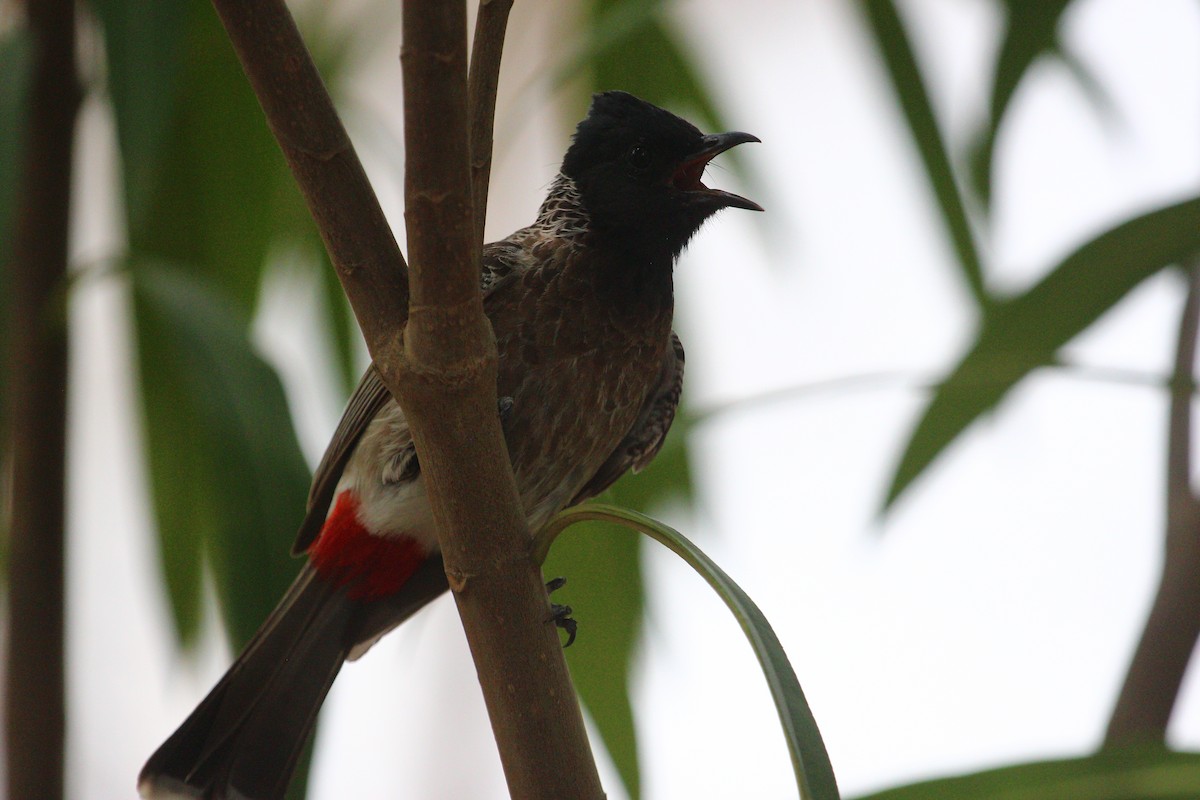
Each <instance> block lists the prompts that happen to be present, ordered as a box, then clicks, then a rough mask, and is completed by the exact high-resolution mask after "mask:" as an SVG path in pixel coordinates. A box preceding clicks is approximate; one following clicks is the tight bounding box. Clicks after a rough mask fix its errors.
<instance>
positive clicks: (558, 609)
mask: <svg viewBox="0 0 1200 800" xmlns="http://www.w3.org/2000/svg"><path fill="white" fill-rule="evenodd" d="M566 585H567V579H566V578H551V579H550V580H549V581H547V582H546V592H547V593H553V592H555V591H557V590H559V589H561V588H562V587H564V586H566ZM572 613H574V612H573V611H572V610H571V607H570V606H565V605H559V604H558V603H551V604H550V620H549V621H550V622H553V623H554V626H555V627H556V628H558V629H560V630H564V631H566V632H567V643H566V644H564V645H563V649H564V650H565V649H567V648H568V647H570V646H571V643H572V642H574V641H575V634H576V633H578V632H579V623H578V622H576V621H575V618H574V617H572V616H571V614H572Z"/></svg>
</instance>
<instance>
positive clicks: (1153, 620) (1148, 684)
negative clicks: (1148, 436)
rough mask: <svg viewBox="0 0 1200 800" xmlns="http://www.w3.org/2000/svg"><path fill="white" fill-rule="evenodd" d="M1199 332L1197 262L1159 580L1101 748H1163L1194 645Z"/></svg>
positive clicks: (1198, 585) (1199, 611) (1170, 440)
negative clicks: (1194, 401) (1193, 469)
mask: <svg viewBox="0 0 1200 800" xmlns="http://www.w3.org/2000/svg"><path fill="white" fill-rule="evenodd" d="M1198 332H1200V260H1198V261H1197V262H1196V263H1194V264H1193V265H1192V266H1191V268H1190V270H1189V272H1188V293H1187V300H1186V301H1185V302H1184V306H1183V313H1182V316H1181V319H1180V322H1179V338H1178V342H1177V346H1176V350H1175V375H1174V379H1173V380H1172V382H1171V405H1170V412H1169V422H1168V432H1167V492H1166V494H1167V533H1166V548H1165V554H1164V559H1163V569H1162V576H1161V579H1160V582H1159V586H1158V592H1157V594H1156V595H1155V598H1154V605H1153V606H1152V608H1151V609H1150V616H1149V618H1148V619H1147V620H1146V627H1145V629H1144V630H1143V631H1142V638H1141V640H1140V641H1139V642H1138V646H1137V650H1136V651H1135V652H1134V655H1133V660H1132V662H1131V663H1130V666H1129V672H1128V673H1127V674H1126V676H1125V684H1124V686H1122V688H1121V694H1120V695H1119V696H1118V698H1117V703H1116V707H1115V708H1114V709H1113V714H1112V718H1111V719H1110V720H1109V724H1108V731H1107V732H1106V734H1105V737H1104V744H1105V746H1107V747H1113V746H1119V745H1127V744H1136V743H1140V742H1147V741H1152V742H1159V743H1161V742H1163V741H1165V739H1166V732H1167V724H1168V723H1169V722H1170V719H1171V712H1172V710H1173V709H1174V707H1175V702H1176V699H1177V698H1178V696H1179V689H1180V686H1181V685H1182V683H1183V677H1184V674H1185V673H1186V672H1187V667H1188V661H1189V660H1190V658H1191V654H1192V651H1193V650H1194V649H1195V647H1196V642H1197V639H1200V579H1198V578H1197V576H1200V501H1198V500H1197V498H1196V496H1195V495H1194V494H1193V492H1192V488H1191V431H1192V395H1193V390H1192V386H1193V382H1194V379H1193V371H1194V369H1195V362H1196V340H1197V333H1198Z"/></svg>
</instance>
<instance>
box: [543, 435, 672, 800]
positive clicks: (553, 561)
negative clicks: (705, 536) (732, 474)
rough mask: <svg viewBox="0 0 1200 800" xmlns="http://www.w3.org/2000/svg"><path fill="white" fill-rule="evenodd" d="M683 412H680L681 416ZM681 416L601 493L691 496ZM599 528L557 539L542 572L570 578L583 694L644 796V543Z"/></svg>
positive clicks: (621, 501) (622, 498)
mask: <svg viewBox="0 0 1200 800" xmlns="http://www.w3.org/2000/svg"><path fill="white" fill-rule="evenodd" d="M681 416H683V415H681ZM691 493H692V485H691V472H690V470H689V468H688V459H687V431H686V421H685V420H681V419H680V417H677V418H676V422H675V427H674V428H673V429H672V431H671V435H670V437H668V439H667V443H666V445H665V446H664V447H663V449H662V452H660V453H659V454H658V457H657V458H655V459H654V461H653V462H652V463H651V464H650V466H649V467H648V468H647V469H646V470H645V471H644V472H642V473H641V474H638V475H626V476H624V477H623V478H621V480H619V481H617V483H616V484H615V485H614V486H613V487H612V489H610V490H609V491H608V492H606V493H605V495H604V496H605V497H606V498H607V499H609V500H611V501H612V502H613V503H616V504H617V505H620V506H624V507H626V508H635V509H638V510H643V511H644V510H647V509H650V508H654V507H655V506H658V505H661V504H662V503H665V502H668V501H672V500H689V499H690V498H691ZM588 526H589V527H590V528H593V530H594V532H595V533H596V534H598V535H594V536H570V537H567V538H566V539H563V540H560V541H559V543H558V545H557V546H556V547H555V548H554V550H553V552H551V553H550V555H549V557H548V558H547V559H546V562H545V570H546V574H547V575H550V576H560V575H561V576H566V577H567V578H568V580H569V583H568V584H567V586H566V587H564V588H563V589H560V590H559V593H558V594H557V595H556V596H555V597H556V600H557V601H558V602H562V603H566V604H569V605H570V606H571V607H572V608H573V609H574V610H575V613H576V616H578V617H579V619H581V620H584V622H582V623H581V624H582V625H586V626H587V627H586V635H585V636H581V637H580V638H579V639H578V641H576V643H575V644H574V645H573V646H572V647H571V648H570V649H569V650H567V651H566V656H567V663H568V664H569V665H570V667H571V676H572V678H573V680H574V682H575V688H576V690H577V691H578V692H579V696H580V699H582V700H583V704H584V705H585V706H586V707H587V709H588V713H589V714H590V715H591V718H592V721H593V722H594V723H595V725H596V729H597V731H598V732H599V734H600V738H601V739H603V741H604V746H605V748H606V749H607V750H608V753H609V756H610V757H611V758H612V761H613V764H614V765H615V766H616V768H617V772H618V773H619V774H620V776H621V782H622V783H623V784H624V785H625V790H626V792H627V793H628V794H629V797H630V798H631V800H637V798H638V797H640V796H641V766H640V763H639V761H638V750H637V731H636V729H635V727H634V718H633V707H632V704H631V702H630V699H629V674H630V669H631V667H632V662H633V656H634V650H635V646H636V644H637V637H638V635H639V634H640V633H641V629H642V613H643V607H644V599H643V598H644V593H643V588H642V586H643V584H642V558H641V552H642V551H641V547H640V546H639V544H638V540H637V538H636V537H632V536H616V535H611V534H614V533H617V531H616V528H617V526H615V525H612V524H608V523H601V522H595V523H588Z"/></svg>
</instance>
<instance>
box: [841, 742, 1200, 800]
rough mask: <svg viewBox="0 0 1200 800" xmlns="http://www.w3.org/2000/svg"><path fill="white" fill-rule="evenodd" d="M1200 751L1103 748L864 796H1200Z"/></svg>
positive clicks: (1084, 799) (1039, 799)
mask: <svg viewBox="0 0 1200 800" xmlns="http://www.w3.org/2000/svg"><path fill="white" fill-rule="evenodd" d="M1197 797H1200V753H1174V752H1171V751H1169V750H1165V749H1162V748H1159V747H1146V748H1131V749H1122V750H1102V751H1101V752H1099V753H1097V754H1096V755H1094V756H1088V757H1086V758H1070V759H1064V760H1061V761H1043V762H1037V763H1032V764H1019V765H1016V766H1011V767H1002V768H1000V769H993V770H987V771H986V772H977V773H975V774H972V775H963V776H960V777H954V778H941V779H939V780H934V781H926V782H923V783H916V784H912V785H911V786H904V787H901V788H898V789H889V790H887V791H883V792H879V793H877V794H872V795H867V796H866V797H863V798H861V799H860V800H985V799H986V800H1064V798H1070V800H1195V798H1197Z"/></svg>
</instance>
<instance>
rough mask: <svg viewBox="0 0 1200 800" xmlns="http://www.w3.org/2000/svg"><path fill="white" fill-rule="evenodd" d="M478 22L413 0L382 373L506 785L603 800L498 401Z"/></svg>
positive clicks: (441, 3)
mask: <svg viewBox="0 0 1200 800" xmlns="http://www.w3.org/2000/svg"><path fill="white" fill-rule="evenodd" d="M466 24H467V21H466V11H465V9H464V7H463V4H461V3H450V2H446V0H407V2H405V3H404V44H403V47H402V49H401V65H402V66H403V69H404V119H405V149H406V154H407V155H406V157H407V168H406V171H405V207H406V211H405V221H406V223H407V228H408V244H409V256H410V258H411V260H412V274H411V280H412V302H411V306H410V309H409V324H408V328H407V329H406V331H405V339H404V348H403V353H402V354H398V355H400V356H401V357H400V358H398V359H395V360H392V359H389V360H388V361H387V362H386V363H383V364H381V366H383V367H385V368H386V367H393V368H394V367H399V369H398V370H397V371H396V372H395V373H394V374H392V373H391V370H388V369H385V371H384V376H385V378H386V379H387V380H388V385H389V386H391V387H392V388H393V391H398V392H399V394H397V397H398V398H399V399H400V402H401V404H402V406H403V407H404V411H405V415H406V417H407V419H408V421H409V424H410V426H411V427H412V431H413V438H414V440H415V442H416V445H417V452H418V454H419V455H420V458H421V470H422V474H423V475H424V476H425V480H426V484H425V485H426V489H427V491H428V493H429V497H430V502H431V504H432V506H433V512H434V520H435V521H436V523H437V527H438V538H439V540H440V543H441V547H442V554H443V558H444V560H445V564H446V575H447V577H448V578H449V581H450V587H451V590H452V591H453V592H454V598H455V601H456V602H457V603H458V609H459V614H460V616H461V617H462V622H463V628H464V629H465V630H466V633H467V641H468V642H469V644H470V646H471V653H472V655H473V656H474V659H475V665H476V670H477V672H478V675H479V681H480V684H481V686H482V688H483V694H484V700H485V702H486V704H487V708H488V714H489V716H490V718H491V722H492V728H493V731H494V733H495V736H496V741H497V744H498V746H499V750H500V759H501V762H502V764H503V766H504V773H505V777H506V779H507V781H508V786H509V791H510V793H511V794H512V796H513V797H520V798H546V799H547V800H549V799H550V798H564V797H571V798H600V797H603V792H602V790H601V788H600V781H599V777H598V775H597V773H596V766H595V763H594V761H593V759H592V755H591V749H590V747H589V745H588V740H587V734H586V732H585V730H584V727H583V718H582V715H581V713H580V710H579V703H578V701H577V700H576V696H575V691H574V689H573V688H572V685H571V680H570V676H569V674H568V673H567V667H566V662H565V661H564V659H563V656H562V648H561V646H560V644H559V639H558V633H557V631H556V630H555V628H554V626H552V625H550V624H548V621H549V611H550V609H549V605H548V603H547V599H546V591H545V588H544V586H543V585H542V576H541V570H540V569H539V568H538V565H537V563H536V562H535V561H534V559H533V557H532V553H531V550H532V539H531V537H530V535H529V531H528V528H527V526H526V523H525V517H524V513H523V511H522V510H521V507H520V502H519V500H518V496H517V491H516V485H515V483H514V481H513V476H512V470H511V468H510V467H509V460H508V454H507V451H506V449H505V445H504V438H503V435H502V433H501V430H500V423H499V418H498V415H497V413H496V371H497V354H496V344H495V338H494V336H493V334H492V329H491V325H490V324H489V323H488V320H487V318H486V317H485V316H484V314H483V303H482V301H481V298H480V293H479V264H478V262H477V261H476V260H475V258H474V256H475V254H476V252H477V251H476V249H475V241H476V227H475V224H474V220H473V214H472V205H473V201H472V180H471V171H470V163H469V162H470V159H469V156H470V146H469V134H468V128H467V120H468V101H467V51H466ZM481 63H482V62H481ZM482 69H483V68H482V67H480V66H479V65H478V64H477V74H478V72H479V71H480V70H482ZM484 86H485V87H486V84H484ZM488 95H490V97H489V96H488ZM485 102H486V103H488V104H492V103H494V102H495V96H494V91H488V90H487V89H486V88H484V89H482V90H481V91H480V93H479V94H477V95H476V103H477V104H476V107H475V112H476V119H480V118H481V115H483V114H484V113H485V110H484V109H483V108H481V105H482V104H483V103H485ZM491 114H492V111H491V110H490V109H488V110H486V115H487V116H488V117H490V116H491ZM487 135H488V138H490V131H487ZM480 214H482V209H480Z"/></svg>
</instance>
